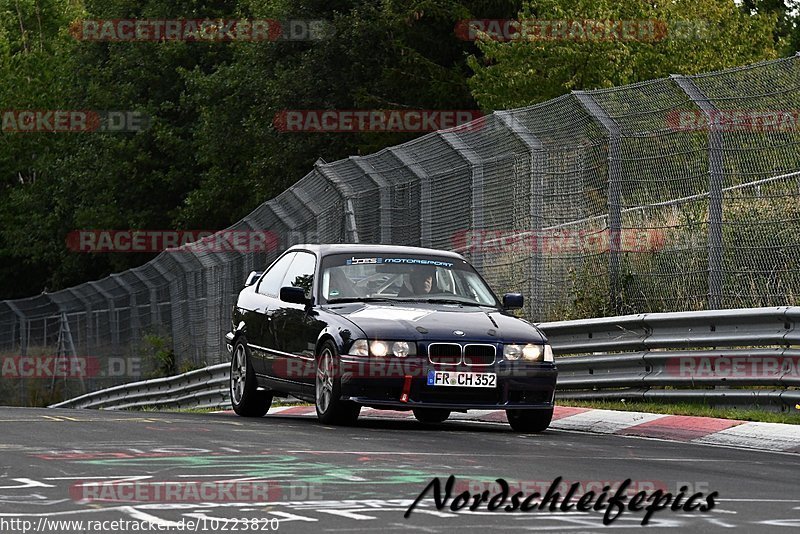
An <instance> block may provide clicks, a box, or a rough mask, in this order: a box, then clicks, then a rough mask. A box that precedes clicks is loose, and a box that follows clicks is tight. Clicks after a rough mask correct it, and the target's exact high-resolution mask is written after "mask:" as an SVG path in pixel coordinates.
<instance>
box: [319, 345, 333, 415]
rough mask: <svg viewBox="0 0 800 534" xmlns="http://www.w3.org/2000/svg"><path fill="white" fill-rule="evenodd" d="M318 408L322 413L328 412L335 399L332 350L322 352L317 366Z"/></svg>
mask: <svg viewBox="0 0 800 534" xmlns="http://www.w3.org/2000/svg"><path fill="white" fill-rule="evenodd" d="M316 382H317V408H318V409H319V411H320V412H321V413H325V412H326V411H327V410H328V406H330V404H331V399H332V397H333V354H331V351H330V349H327V348H326V349H325V350H323V351H322V355H321V356H320V357H319V363H318V364H317V381H316Z"/></svg>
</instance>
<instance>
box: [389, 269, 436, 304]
mask: <svg viewBox="0 0 800 534" xmlns="http://www.w3.org/2000/svg"><path fill="white" fill-rule="evenodd" d="M410 278H411V289H409V288H408V286H406V285H405V284H403V286H402V287H401V288H400V291H399V292H398V293H397V296H398V297H417V296H425V295H428V294H430V293H438V292H439V290H438V288H437V287H436V268H435V267H418V268H416V269H414V270H413V271H412V272H411V277H410Z"/></svg>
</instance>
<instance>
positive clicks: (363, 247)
mask: <svg viewBox="0 0 800 534" xmlns="http://www.w3.org/2000/svg"><path fill="white" fill-rule="evenodd" d="M301 249H302V250H309V251H312V252H316V253H317V254H318V255H320V256H327V255H329V254H373V253H374V254H421V255H426V256H442V257H445V258H452V259H456V260H463V259H465V258H464V257H463V256H462V255H461V254H457V253H455V252H448V251H445V250H438V249H434V248H422V247H403V246H398V245H368V244H335V245H294V246H293V247H291V248H290V249H289V250H301Z"/></svg>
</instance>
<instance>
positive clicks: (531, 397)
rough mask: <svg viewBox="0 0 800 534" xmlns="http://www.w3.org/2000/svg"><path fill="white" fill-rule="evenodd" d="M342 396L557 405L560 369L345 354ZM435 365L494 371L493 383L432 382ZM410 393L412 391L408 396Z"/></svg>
mask: <svg viewBox="0 0 800 534" xmlns="http://www.w3.org/2000/svg"><path fill="white" fill-rule="evenodd" d="M341 362H342V368H341V371H340V372H341V386H342V398H346V399H348V400H351V401H353V402H356V403H358V404H361V405H364V406H372V407H386V408H395V409H412V408H443V409H448V410H480V409H504V410H505V409H524V410H536V409H552V408H553V400H554V396H555V389H556V377H557V375H558V371H557V369H556V366H555V365H554V364H552V363H527V362H503V361H501V362H498V363H495V364H494V365H491V366H472V367H470V366H459V367H455V366H441V365H434V364H432V363H430V362H428V361H427V360H425V359H423V358H408V359H406V360H400V359H392V360H391V361H387V362H377V364H376V362H375V359H374V358H372V359H369V358H361V357H354V356H342V359H341ZM431 370H436V371H464V372H470V373H494V374H496V375H497V384H496V385H495V386H494V387H492V388H478V387H450V386H432V385H428V381H427V376H428V372H429V371H431ZM404 394H407V396H404Z"/></svg>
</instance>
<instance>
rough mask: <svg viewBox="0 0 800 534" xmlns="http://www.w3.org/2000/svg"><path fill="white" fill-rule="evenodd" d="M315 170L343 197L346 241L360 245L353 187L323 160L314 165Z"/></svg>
mask: <svg viewBox="0 0 800 534" xmlns="http://www.w3.org/2000/svg"><path fill="white" fill-rule="evenodd" d="M314 168H315V169H317V171H319V173H320V174H321V175H322V176H323V178H325V179H326V180H328V181H329V182H330V183H332V184H333V186H334V187H335V188H336V190H337V191H339V194H340V195H342V200H343V201H344V224H345V227H344V236H345V241H347V242H348V243H358V226H357V225H356V214H355V210H354V209H353V201H352V198H353V197H354V196H355V191H354V190H353V186H351V185H350V184H349V183H347V182H346V181H344V180H343V179H342V178H341V177H340V176H339V175H338V174H336V172H335V171H334V170H333V169H331V168H330V166H329V165H327V164H325V161H323V160H322V159H318V160H317V161H316V163H314Z"/></svg>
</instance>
